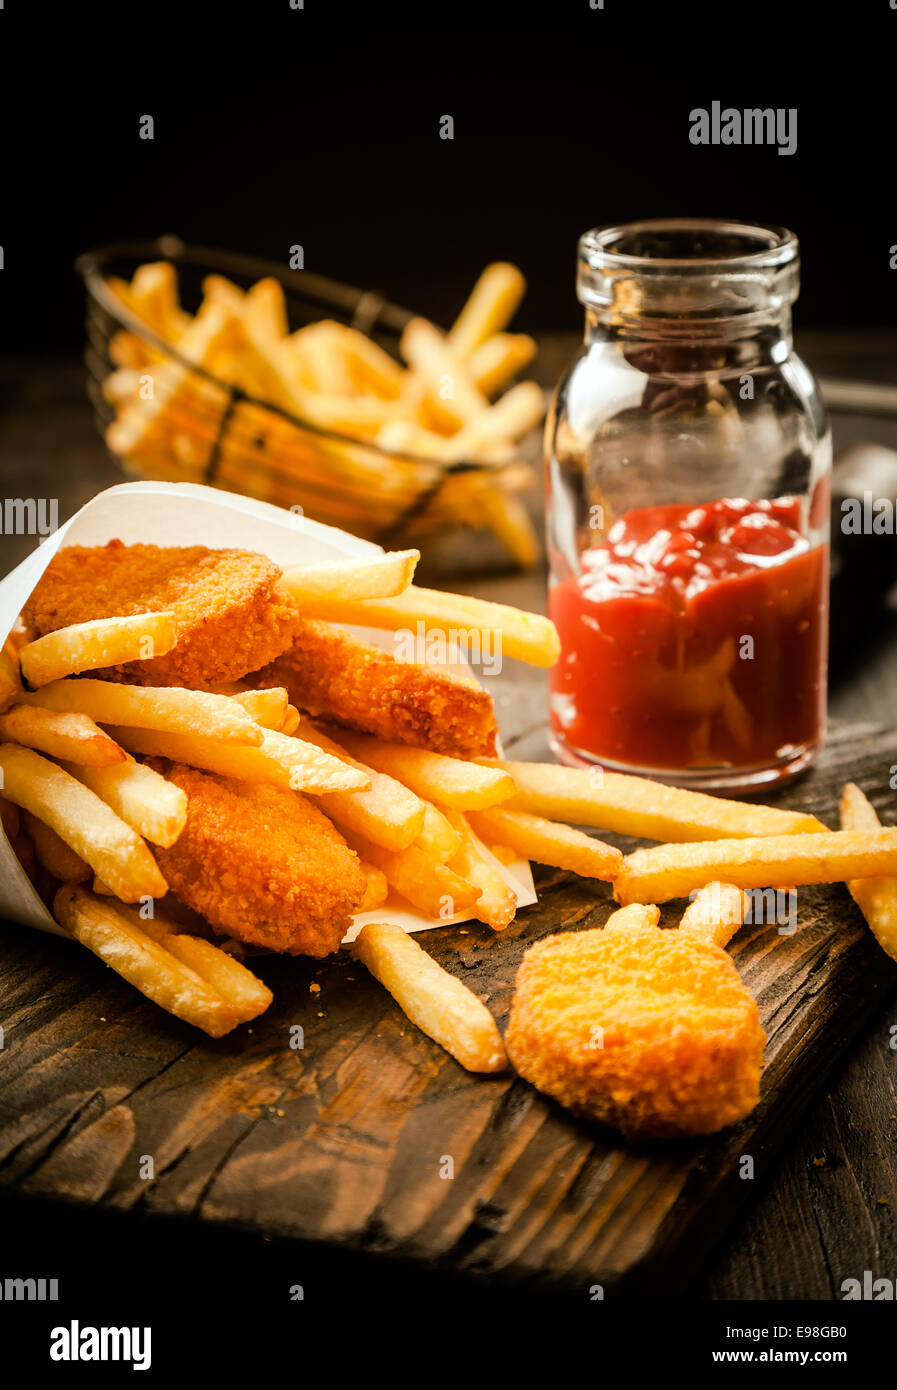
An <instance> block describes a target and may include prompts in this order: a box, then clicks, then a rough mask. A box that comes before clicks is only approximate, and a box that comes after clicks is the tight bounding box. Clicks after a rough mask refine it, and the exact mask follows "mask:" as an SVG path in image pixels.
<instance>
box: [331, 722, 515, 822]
mask: <svg viewBox="0 0 897 1390" xmlns="http://www.w3.org/2000/svg"><path fill="white" fill-rule="evenodd" d="M340 742H341V744H342V746H343V747H344V748H347V749H348V751H349V752H350V753H351V754H352V756H353V757H355V758H358V759H359V761H360V762H362V763H365V764H366V765H367V766H368V767H372V768H374V769H376V771H377V772H384V773H386V774H387V775H388V776H390V777H395V778H396V779H397V780H398V781H400V782H403V783H404V784H405V786H406V787H410V788H411V790H412V791H413V792H416V793H417V795H418V796H421V797H424V798H425V799H426V800H428V801H436V802H439V803H440V804H441V805H443V806H452V807H453V808H454V809H455V810H458V811H470V810H479V809H481V808H482V807H485V806H494V805H495V804H496V803H497V802H499V801H506V800H507V798H508V797H509V796H510V795H511V794H512V792H513V790H514V781H513V778H511V777H510V776H509V775H508V774H507V773H506V772H502V771H501V770H500V769H499V768H491V767H481V766H480V765H479V764H478V763H469V762H465V761H464V760H463V759H461V758H449V757H447V756H446V755H445V754H443V753H431V752H430V751H429V750H428V749H426V748H412V747H411V746H410V745H409V744H405V743H383V742H382V741H381V740H380V739H376V738H371V737H369V735H367V734H356V733H352V732H350V731H349V730H345V731H344V730H342V729H341V730H340ZM483 774H486V775H485V776H484V775H483Z"/></svg>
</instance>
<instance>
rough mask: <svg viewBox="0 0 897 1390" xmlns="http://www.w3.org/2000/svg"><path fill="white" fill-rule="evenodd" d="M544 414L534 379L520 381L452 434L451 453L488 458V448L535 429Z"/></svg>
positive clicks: (539, 393)
mask: <svg viewBox="0 0 897 1390" xmlns="http://www.w3.org/2000/svg"><path fill="white" fill-rule="evenodd" d="M544 414H545V400H544V397H543V395H542V392H541V390H540V389H539V387H538V386H537V385H536V383H535V382H534V381H521V382H519V383H518V385H517V386H512V387H511V389H510V391H506V392H505V394H504V395H503V396H502V397H501V398H500V399H499V400H497V401H496V402H495V404H494V405H490V406H489V408H488V410H484V411H481V413H480V414H479V415H476V416H474V418H473V419H472V420H469V421H468V422H467V424H466V425H464V426H463V428H461V429H460V430H458V432H457V434H455V435H453V436H452V452H453V453H454V454H455V456H456V457H458V458H462V459H463V458H482V457H488V454H487V451H488V450H490V449H492V448H494V447H495V446H497V445H499V446H500V445H502V444H506V443H507V441H508V440H509V439H519V438H520V437H521V435H524V434H526V433H528V431H529V430H532V429H535V428H536V426H537V425H539V424H541V421H542V417H543V415H544Z"/></svg>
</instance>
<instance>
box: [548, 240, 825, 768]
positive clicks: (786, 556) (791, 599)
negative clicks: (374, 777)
mask: <svg viewBox="0 0 897 1390" xmlns="http://www.w3.org/2000/svg"><path fill="white" fill-rule="evenodd" d="M798 285H799V259H798V243H797V238H796V237H795V236H794V235H793V234H792V233H791V232H789V231H787V230H785V229H784V228H778V227H759V226H754V225H751V224H742V223H728V222H716V221H707V220H698V221H686V220H665V221H649V222H635V223H631V224H629V225H627V226H620V227H604V228H598V229H596V230H593V231H590V232H587V233H586V234H585V235H584V236H583V237H582V238H581V240H580V243H579V266H578V276H577V292H578V296H579V299H580V300H581V302H582V303H583V304H584V305H585V310H586V325H585V339H584V342H583V346H582V349H581V351H580V352H579V354H578V356H577V357H576V359H575V360H574V361H573V363H572V364H571V365H570V367H569V368H568V370H567V372H566V373H565V375H564V376H563V378H562V379H561V382H560V384H559V386H558V388H557V392H556V394H555V399H554V403H553V406H552V409H551V412H550V414H549V419H548V425H547V429H546V447H547V464H548V466H547V474H548V477H547V482H548V547H549V564H550V593H549V612H550V613H551V616H552V618H553V619H554V621H555V623H556V624H557V627H558V631H559V633H560V638H561V644H562V655H561V659H560V661H559V662H558V664H557V666H556V667H555V668H554V670H553V672H552V675H551V695H550V717H551V726H552V740H553V746H554V749H555V752H556V754H557V755H558V757H559V758H560V759H561V760H562V761H564V762H567V763H570V764H573V765H578V766H583V765H585V766H591V765H600V766H602V767H604V768H607V769H609V770H613V771H619V772H634V773H641V774H645V775H649V776H651V777H654V778H658V779H660V780H662V781H667V782H673V783H676V784H678V785H680V786H686V787H693V788H697V789H707V790H726V791H735V792H737V791H739V790H741V791H749V790H750V789H752V788H757V787H761V786H763V785H767V784H770V783H774V782H779V781H782V780H784V779H786V778H789V777H792V776H794V775H796V773H798V772H799V771H800V770H801V769H802V768H804V767H806V766H807V765H808V764H809V763H810V762H811V761H812V760H813V758H814V757H815V756H816V755H817V753H818V752H819V750H820V748H821V746H822V742H823V738H824V730H825V687H826V661H827V646H828V528H829V478H830V472H831V441H830V435H829V431H828V426H827V422H826V418H825V412H824V409H823V406H822V402H821V399H820V396H819V392H818V389H817V387H816V383H815V381H814V379H813V377H812V375H811V374H810V372H809V371H808V370H807V368H806V367H805V366H804V364H803V362H802V361H801V360H800V358H799V357H797V356H796V354H795V353H794V350H793V346H792V338H791V305H792V303H793V302H794V300H795V299H796V297H797V293H798Z"/></svg>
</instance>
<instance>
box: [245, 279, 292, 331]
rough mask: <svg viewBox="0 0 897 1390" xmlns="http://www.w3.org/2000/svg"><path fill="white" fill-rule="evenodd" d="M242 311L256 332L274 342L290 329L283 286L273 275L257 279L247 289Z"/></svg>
mask: <svg viewBox="0 0 897 1390" xmlns="http://www.w3.org/2000/svg"><path fill="white" fill-rule="evenodd" d="M244 313H245V316H246V320H247V322H248V323H249V324H250V325H251V326H252V328H253V329H254V330H255V332H256V333H259V334H261V335H262V336H264V337H267V338H268V339H270V340H273V341H275V342H276V341H277V340H278V339H279V338H285V337H286V336H287V334H288V333H289V331H290V323H289V317H288V315H287V301H286V296H285V295H284V292H283V286H282V285H281V283H280V281H279V280H275V279H274V277H273V275H268V276H266V277H265V279H263V280H257V281H256V282H255V284H254V285H253V286H252V287H251V289H249V290H248V291H247V293H246V299H245V301H244Z"/></svg>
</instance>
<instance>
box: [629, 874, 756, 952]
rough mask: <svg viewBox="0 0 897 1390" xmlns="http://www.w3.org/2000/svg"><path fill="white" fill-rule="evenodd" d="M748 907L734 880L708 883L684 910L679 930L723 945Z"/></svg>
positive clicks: (732, 933) (731, 935)
mask: <svg viewBox="0 0 897 1390" xmlns="http://www.w3.org/2000/svg"><path fill="white" fill-rule="evenodd" d="M747 908H748V899H747V895H746V893H745V892H744V890H743V889H741V888H736V886H735V884H734V883H719V882H715V883H707V884H705V885H704V887H703V888H699V889H698V891H697V893H696V894H695V895H694V897H693V898H692V900H691V902H690V903H689V904H688V907H687V908H686V909H685V911H684V912H683V914H682V919H681V921H680V923H679V930H680V931H684V932H688V933H689V934H690V935H691V936H696V937H697V938H698V940H699V941H710V942H712V943H713V944H714V945H715V946H726V945H728V943H729V941H731V939H732V937H733V936H734V935H735V933H736V932H737V931H738V928H739V927H740V926H741V924H742V922H743V921H744V918H745V913H746V912H747ZM623 910H624V911H625V910H626V909H625V908H624V909H623Z"/></svg>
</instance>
